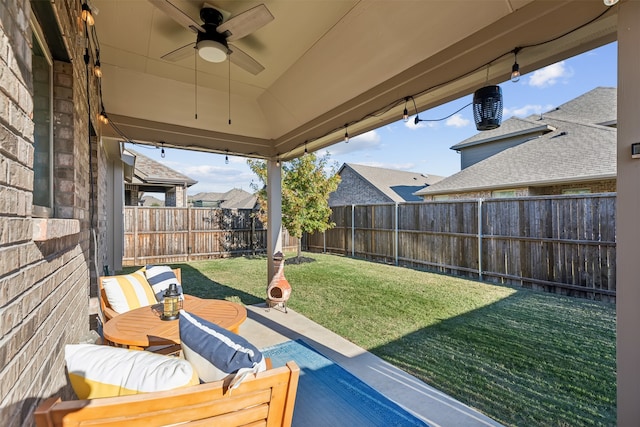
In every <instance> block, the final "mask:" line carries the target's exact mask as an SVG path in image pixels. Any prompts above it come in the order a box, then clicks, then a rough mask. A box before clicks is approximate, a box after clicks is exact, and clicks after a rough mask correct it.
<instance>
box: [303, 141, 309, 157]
mask: <svg viewBox="0 0 640 427" xmlns="http://www.w3.org/2000/svg"><path fill="white" fill-rule="evenodd" d="M304 154H309V152H308V151H307V141H305V142H304Z"/></svg>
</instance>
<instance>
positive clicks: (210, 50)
mask: <svg viewBox="0 0 640 427" xmlns="http://www.w3.org/2000/svg"><path fill="white" fill-rule="evenodd" d="M196 48H197V49H198V55H200V58H202V59H204V60H205V61H208V62H224V61H226V59H227V51H228V50H227V47H226V46H225V45H223V44H222V43H220V42H217V41H215V40H200V41H198V43H197V44H196Z"/></svg>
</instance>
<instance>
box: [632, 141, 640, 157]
mask: <svg viewBox="0 0 640 427" xmlns="http://www.w3.org/2000/svg"><path fill="white" fill-rule="evenodd" d="M631 158H632V159H640V142H636V143H634V144H631Z"/></svg>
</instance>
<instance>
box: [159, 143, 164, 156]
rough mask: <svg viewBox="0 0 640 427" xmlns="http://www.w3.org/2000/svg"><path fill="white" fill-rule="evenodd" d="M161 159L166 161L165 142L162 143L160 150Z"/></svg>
mask: <svg viewBox="0 0 640 427" xmlns="http://www.w3.org/2000/svg"><path fill="white" fill-rule="evenodd" d="M160 157H162V158H163V159H164V142H163V143H162V148H161V149H160Z"/></svg>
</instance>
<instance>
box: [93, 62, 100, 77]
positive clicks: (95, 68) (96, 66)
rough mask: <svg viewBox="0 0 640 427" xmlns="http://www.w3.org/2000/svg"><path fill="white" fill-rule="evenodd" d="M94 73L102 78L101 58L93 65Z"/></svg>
mask: <svg viewBox="0 0 640 427" xmlns="http://www.w3.org/2000/svg"><path fill="white" fill-rule="evenodd" d="M93 74H94V75H95V76H96V77H97V78H102V69H101V68H100V59H96V63H95V65H94V66H93Z"/></svg>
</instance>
